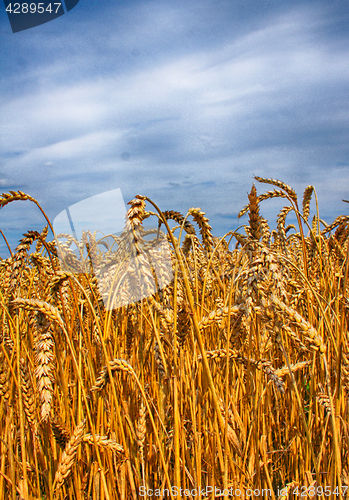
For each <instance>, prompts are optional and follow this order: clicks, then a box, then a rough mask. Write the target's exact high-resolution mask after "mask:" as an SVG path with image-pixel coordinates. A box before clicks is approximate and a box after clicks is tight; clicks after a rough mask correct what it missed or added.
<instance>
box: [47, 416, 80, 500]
mask: <svg viewBox="0 0 349 500" xmlns="http://www.w3.org/2000/svg"><path fill="white" fill-rule="evenodd" d="M85 423H86V420H83V421H82V422H80V424H78V425H77V426H76V427H75V430H74V432H73V435H72V436H71V438H70V440H69V442H68V443H67V445H66V447H65V450H64V451H63V453H62V457H61V460H60V462H59V464H58V468H57V471H56V475H55V479H54V482H53V491H54V494H55V497H56V498H58V496H59V491H60V489H61V488H62V486H63V484H64V481H65V480H66V478H67V477H68V476H69V474H70V472H71V468H72V466H73V464H74V461H75V457H76V452H77V450H78V446H79V444H80V443H81V441H82V439H83V435H84V429H85Z"/></svg>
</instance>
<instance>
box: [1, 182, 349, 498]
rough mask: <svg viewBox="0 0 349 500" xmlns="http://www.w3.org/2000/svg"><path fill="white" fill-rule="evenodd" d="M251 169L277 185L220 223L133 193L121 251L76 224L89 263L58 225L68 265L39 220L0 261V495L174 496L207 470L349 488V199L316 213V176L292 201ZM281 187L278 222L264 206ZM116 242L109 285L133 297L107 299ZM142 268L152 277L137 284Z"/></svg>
mask: <svg viewBox="0 0 349 500" xmlns="http://www.w3.org/2000/svg"><path fill="white" fill-rule="evenodd" d="M256 180H257V181H260V182H263V183H268V184H270V185H272V186H273V188H272V190H271V191H268V192H266V193H265V194H260V195H258V194H257V190H256V187H255V186H253V187H252V189H251V192H250V193H249V195H248V204H247V205H246V207H245V208H243V209H242V210H241V212H240V214H239V217H241V224H242V226H241V227H240V229H239V230H238V231H232V232H231V233H228V234H227V235H226V236H225V237H224V238H215V237H213V236H212V233H211V226H210V224H209V221H208V219H207V218H206V217H205V213H204V212H202V211H201V210H200V209H198V208H192V209H190V210H189V212H188V214H187V215H186V217H184V216H183V215H182V214H180V213H179V212H175V211H167V212H161V211H160V209H158V207H157V206H156V205H155V204H154V203H153V202H152V201H151V200H149V199H148V198H146V197H144V196H137V197H136V199H134V200H132V201H131V202H130V209H129V211H128V217H127V222H126V227H125V230H124V232H123V233H122V234H121V236H119V237H118V238H116V239H115V240H116V243H117V245H118V250H116V251H115V249H113V250H111V249H109V248H108V244H107V243H106V242H105V241H104V243H103V245H101V244H100V242H98V241H97V239H96V234H91V233H86V234H84V235H83V238H82V241H80V242H75V243H76V244H77V245H78V246H79V248H80V249H82V248H85V250H86V251H85V254H83V252H82V255H85V256H86V259H85V260H86V262H85V264H86V265H84V263H82V262H81V259H80V260H79V259H78V258H77V256H76V254H75V253H74V252H73V251H71V252H70V250H69V249H70V246H71V244H72V243H73V241H72V238H71V237H70V239H69V236H68V235H67V240H66V243H65V255H66V257H67V256H68V257H67V259H68V261H69V262H68V264H69V266H70V271H69V272H68V271H67V270H62V268H61V266H60V260H59V258H58V254H57V248H56V246H55V244H54V243H55V242H54V240H53V241H49V239H52V238H48V234H49V225H50V224H49V225H48V226H46V227H45V228H44V229H43V231H42V232H41V234H40V233H39V232H35V231H29V232H28V233H27V234H25V235H24V237H23V239H22V240H21V242H20V244H19V246H18V247H17V249H16V250H15V251H13V253H12V254H11V257H10V258H8V259H6V260H2V261H1V264H0V274H1V288H0V293H1V305H2V307H1V316H0V319H1V349H0V395H1V403H0V436H1V440H0V450H1V453H0V456H1V458H0V499H4V500H7V499H11V500H16V499H19V498H20V499H25V500H27V499H28V500H29V499H31V500H33V499H37V500H38V499H46V500H54V499H57V500H58V499H59V500H63V499H67V500H73V499H74V500H75V499H76V500H79V499H82V500H85V499H87V500H97V499H98V500H99V499H101V500H104V499H105V500H116V499H124V500H129V499H132V500H136V499H138V498H141V497H142V494H141V492H142V491H143V492H144V491H147V490H149V491H150V490H154V492H153V494H154V496H155V494H156V489H158V490H159V491H158V494H157V498H161V496H160V493H163V494H164V496H163V497H164V498H171V497H172V498H176V497H177V498H178V497H179V495H178V494H176V493H174V491H175V490H173V489H172V490H171V487H174V486H176V487H177V491H179V488H182V489H183V490H182V491H183V493H182V495H181V496H182V497H186V498H194V497H195V498H210V499H211V498H217V496H216V497H215V494H214V492H212V493H209V494H208V496H207V495H206V493H205V492H204V491H205V490H204V489H205V488H206V486H212V487H213V488H214V487H215V486H216V487H217V488H219V489H220V490H221V491H223V489H226V490H229V489H230V491H231V489H233V490H239V491H240V492H241V495H240V497H241V498H243V499H244V498H248V497H253V498H261V497H262V490H265V491H264V493H263V495H264V497H268V498H272V499H277V498H278V497H279V498H282V499H283V500H286V498H287V497H289V498H294V496H293V494H294V493H293V492H297V491H298V492H299V494H301V493H303V496H308V497H309V496H310V497H311V496H313V494H314V491H315V494H316V495H318V496H320V497H322V498H325V497H328V492H329V491H330V492H335V496H336V498H341V497H342V498H344V497H345V496H346V488H347V487H348V486H349V475H348V474H349V468H348V462H349V427H348V417H349V406H348V391H349V336H348V308H349V297H348V264H349V260H348V253H349V252H348V249H349V246H348V243H349V239H348V235H349V216H341V217H337V218H336V220H335V221H334V222H333V223H332V224H330V225H327V224H326V223H324V222H323V221H322V220H321V219H320V215H319V212H318V211H317V213H316V214H315V215H314V216H313V219H312V221H311V220H309V217H310V209H309V208H310V201H311V198H312V196H316V193H315V192H314V188H313V187H312V186H308V187H307V188H306V190H305V192H304V197H303V204H302V206H299V205H298V201H297V195H296V193H295V191H294V190H293V189H292V188H291V187H289V186H288V185H286V184H284V183H283V182H281V181H277V180H273V179H264V178H259V177H256ZM275 197H282V198H284V201H285V207H284V208H283V209H282V210H281V211H280V213H279V215H278V217H277V224H276V229H275V230H273V231H271V230H270V228H269V225H268V221H267V220H266V219H264V218H263V217H262V215H261V213H262V210H263V204H264V202H265V201H264V200H267V199H269V198H275ZM16 200H30V201H31V202H34V203H36V204H37V205H38V203H37V201H36V200H34V199H33V198H31V197H30V196H28V195H26V194H24V193H22V192H20V191H19V192H11V193H9V194H3V195H2V196H1V198H0V205H1V206H2V207H4V206H5V205H6V204H8V203H10V202H12V201H16ZM16 202H17V201H16ZM39 208H40V207H39ZM44 215H45V214H44ZM243 216H244V217H243ZM288 216H289V217H293V219H295V220H297V224H295V225H288V224H287V217H288ZM145 219H150V220H153V221H155V223H154V224H155V226H157V225H159V227H161V229H162V230H163V231H164V233H165V234H166V239H167V241H168V244H169V246H170V249H171V250H170V253H171V255H170V257H171V267H172V269H171V271H172V272H173V278H172V280H171V281H170V283H169V284H168V285H167V286H165V287H163V288H161V287H160V286H158V289H157V290H155V291H154V290H153V289H152V288H151V285H150V283H151V280H152V279H153V277H154V273H153V276H152V273H151V272H149V266H148V268H146V263H145V262H144V258H143V257H142V248H143V247H144V246H147V245H148V246H149V245H153V244H154V241H156V238H157V235H156V234H154V235H150V239H149V234H146V233H147V231H146V229H145V228H144V225H143V221H144V220H145ZM170 220H171V221H172V222H171V223H170V225H169V222H168V221H170ZM173 221H174V222H173ZM308 221H309V222H308ZM48 222H49V221H48ZM174 224H175V225H174ZM173 226H174V227H173ZM146 237H148V239H147V240H146ZM142 245H143V247H142ZM154 251H156V250H154ZM118 252H119V253H118ZM120 252H126V253H127V252H128V253H129V255H132V256H133V257H134V262H135V263H136V264H134V268H132V269H131V270H130V271H129V273H128V275H127V279H126V278H125V279H124V281H123V283H122V286H121V285H120V288H119V290H118V293H119V294H120V295H121V296H122V298H124V299H125V304H126V305H122V306H120V307H117V308H114V309H108V308H107V307H105V304H106V301H105V298H106V295H107V294H108V290H110V288H108V283H107V280H105V279H104V277H105V276H106V275H107V274H108V273H107V274H106V273H105V269H106V268H108V269H109V274H108V275H110V269H113V267H112V266H116V267H117V265H118V258H119V257H120ZM91 262H93V266H90V267H88V266H89V263H91ZM135 268H137V269H135ZM122 269H123V268H122ZM142 269H144V273H143V274H144V276H145V278H144V279H143V286H144V287H145V290H143V292H146V291H147V287H148V291H149V293H148V295H147V294H146V293H143V295H144V298H142V299H141V300H137V301H136V300H133V298H134V297H133V295H132V294H133V290H134V288H135V287H134V286H132V280H133V279H134V276H135V273H136V272H137V273H142ZM158 271H159V270H158ZM160 272H161V273H162V274H163V275H164V277H166V273H168V272H169V271H168V268H166V267H164V268H163V269H160ZM147 273H148V275H147ZM124 276H125V274H124ZM147 276H148V277H147ZM97 278H98V279H97ZM113 293H115V290H114V291H113ZM146 295H147V296H146ZM326 486H327V487H329V488H328V489H327V490H326V489H325V487H326ZM285 487H287V488H288V489H287V492H286V493H285V491H284V492H283V493H280V491H281V489H282V488H285ZM141 488H142V489H141ZM297 488H298V490H297ZM301 488H302V489H301ZM185 489H186V490H187V493H185V494H184V490H185ZM193 490H196V491H197V494H196V496H194V494H193V493H192V492H193ZM200 491H202V493H201V492H200ZM251 491H252V492H251ZM253 491H254V493H253ZM258 491H260V494H259V496H258ZM144 496H145V497H147V496H146V495H145V494H143V497H144ZM225 496H226V497H227V492H226V494H225ZM148 497H150V494H149V496H148Z"/></svg>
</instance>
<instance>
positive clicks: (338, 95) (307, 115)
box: [0, 0, 349, 257]
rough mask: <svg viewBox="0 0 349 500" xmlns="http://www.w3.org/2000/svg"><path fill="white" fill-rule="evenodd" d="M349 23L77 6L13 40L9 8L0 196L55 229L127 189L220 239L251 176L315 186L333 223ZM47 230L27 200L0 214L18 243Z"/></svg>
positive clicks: (225, 11)
mask: <svg viewBox="0 0 349 500" xmlns="http://www.w3.org/2000/svg"><path fill="white" fill-rule="evenodd" d="M348 26H349V4H348V3H347V2H344V1H337V0H333V1H331V2H321V1H291V2H290V1H282V0H279V1H268V0H265V1H260V0H258V1H252V0H241V1H240V0H239V1H237V0H200V1H196V0H192V1H191V2H188V1H180V0H179V1H177V0H172V1H169V0H166V1H163V0H155V1H149V0H142V1H123V2H118V1H109V0H103V2H102V1H97V0H95V1H92V0H80V2H79V4H78V5H77V6H76V7H75V8H74V9H73V10H71V11H70V12H69V13H67V14H66V15H64V16H61V17H60V18H58V19H56V20H54V21H52V22H49V23H47V24H44V25H41V26H38V27H36V28H32V29H30V30H26V31H22V32H19V33H15V34H13V33H12V31H11V28H10V24H9V21H8V19H7V16H6V12H5V9H4V7H1V6H0V45H1V47H2V50H1V51H0V79H1V85H0V116H1V121H0V191H1V192H8V191H9V190H18V189H19V190H22V191H24V192H26V193H29V194H30V195H32V196H34V197H35V198H37V199H38V201H39V202H40V204H41V205H42V207H43V208H44V209H45V211H46V212H47V214H48V215H49V217H50V218H51V219H52V220H53V219H54V218H55V217H56V215H57V214H58V213H60V212H61V211H62V210H64V209H65V208H66V207H67V206H69V205H72V204H74V203H77V202H79V201H81V200H83V199H85V198H88V197H90V196H94V195H97V194H99V193H102V192H104V191H108V190H111V189H118V188H120V189H121V192H122V194H123V197H124V200H125V202H127V201H129V200H130V199H132V198H133V197H134V196H135V195H136V194H145V195H147V196H149V197H150V198H152V199H154V201H155V202H156V203H157V204H158V205H159V206H160V207H161V208H162V209H164V210H167V209H172V210H180V211H182V212H186V211H187V209H188V208H190V207H193V206H195V207H201V208H202V209H203V210H205V211H206V213H207V215H208V217H209V218H210V221H211V224H212V226H213V228H214V234H216V235H223V234H224V233H225V232H227V231H229V230H231V229H234V228H235V227H237V226H238V225H239V224H240V223H241V221H238V220H237V213H238V212H239V210H240V209H241V208H242V206H244V205H245V204H246V201H247V192H248V191H249V190H250V188H251V184H252V182H253V174H255V175H259V176H265V177H273V178H277V179H281V180H283V181H284V182H287V183H289V184H291V185H292V187H294V188H295V189H296V191H297V192H298V193H299V196H300V197H301V196H302V193H303V190H304V189H305V187H306V186H307V185H308V184H314V185H315V188H316V190H317V193H318V198H319V204H320V215H321V216H322V218H323V219H325V220H326V221H327V222H331V221H332V220H333V218H334V217H336V216H337V215H339V214H342V213H347V207H348V205H347V204H345V203H343V202H342V201H341V200H342V198H345V199H348V198H349V176H348V173H349V140H348V136H349V134H348V132H349V92H348V91H349V29H348ZM266 189H267V186H265V185H257V190H258V192H260V193H262V192H264V191H265V190H266ZM281 206H283V204H282V203H281V204H280V203H278V202H277V201H274V200H273V201H269V202H264V203H263V204H262V205H261V212H262V214H263V215H264V216H265V217H267V218H270V219H271V223H272V221H273V220H274V219H275V216H276V213H277V211H278V208H280V207H281ZM43 224H44V223H43V220H42V216H41V214H40V213H39V211H38V210H37V209H36V207H35V206H31V204H30V203H29V202H17V203H12V204H10V205H8V206H6V207H4V208H3V209H1V210H0V228H1V229H2V230H3V232H4V233H5V234H6V235H8V236H9V239H10V241H11V243H12V245H13V246H15V245H16V242H17V241H18V238H19V237H20V235H21V233H23V232H25V231H27V230H29V229H39V228H40V227H42V226H43ZM0 255H1V256H3V257H5V256H7V252H6V248H5V245H4V244H3V242H1V243H0Z"/></svg>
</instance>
